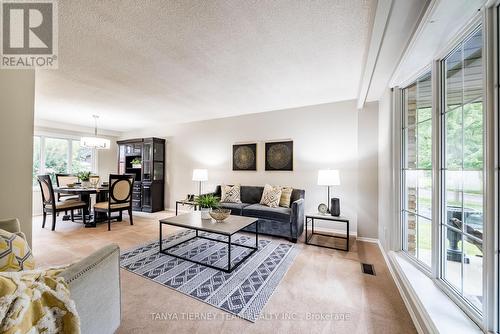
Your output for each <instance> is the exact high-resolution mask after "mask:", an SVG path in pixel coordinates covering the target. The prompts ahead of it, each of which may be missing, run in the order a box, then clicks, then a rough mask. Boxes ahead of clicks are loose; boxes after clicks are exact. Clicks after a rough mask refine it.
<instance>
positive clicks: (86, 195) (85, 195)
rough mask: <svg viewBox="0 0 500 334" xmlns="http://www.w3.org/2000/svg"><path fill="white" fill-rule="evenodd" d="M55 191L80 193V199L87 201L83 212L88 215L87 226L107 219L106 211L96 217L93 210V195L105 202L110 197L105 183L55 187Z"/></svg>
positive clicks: (97, 200)
mask: <svg viewBox="0 0 500 334" xmlns="http://www.w3.org/2000/svg"><path fill="white" fill-rule="evenodd" d="M54 192H55V193H57V194H66V195H78V197H79V198H80V201H82V202H85V203H86V204H87V205H86V207H85V208H84V209H83V213H82V214H84V215H85V217H86V220H87V223H86V224H85V227H95V226H96V222H99V221H104V220H105V219H106V213H100V212H97V213H96V217H94V216H93V215H92V214H91V212H92V210H91V195H96V202H105V201H107V199H108V193H109V187H108V186H105V185H101V186H96V187H84V186H74V187H67V186H64V187H54Z"/></svg>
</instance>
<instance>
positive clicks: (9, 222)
mask: <svg viewBox="0 0 500 334" xmlns="http://www.w3.org/2000/svg"><path fill="white" fill-rule="evenodd" d="M0 228H1V229H2V230H5V231H7V232H10V233H18V232H21V225H20V224H19V220H18V219H17V218H11V219H0ZM24 239H26V238H24Z"/></svg>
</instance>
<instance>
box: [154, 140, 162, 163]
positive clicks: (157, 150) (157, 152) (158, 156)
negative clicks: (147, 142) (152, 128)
mask: <svg viewBox="0 0 500 334" xmlns="http://www.w3.org/2000/svg"><path fill="white" fill-rule="evenodd" d="M163 146H164V145H163V144H160V143H155V144H154V160H155V161H163Z"/></svg>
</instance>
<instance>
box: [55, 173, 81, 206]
mask: <svg viewBox="0 0 500 334" xmlns="http://www.w3.org/2000/svg"><path fill="white" fill-rule="evenodd" d="M78 181H79V180H78V176H76V175H71V174H56V184H57V186H58V187H66V186H68V184H72V183H77V182H78ZM75 199H79V197H78V195H76V196H75V195H71V194H59V193H58V194H57V200H58V201H67V200H75Z"/></svg>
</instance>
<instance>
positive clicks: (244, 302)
mask: <svg viewBox="0 0 500 334" xmlns="http://www.w3.org/2000/svg"><path fill="white" fill-rule="evenodd" d="M194 233H195V232H194V231H191V230H186V231H183V232H179V233H177V234H173V235H170V236H168V237H167V238H164V239H163V247H169V246H172V245H175V244H177V243H179V242H181V241H182V240H187V239H189V238H191V237H193V236H194ZM200 235H206V236H210V237H211V238H217V239H218V240H221V239H223V238H224V237H223V236H220V235H216V234H210V233H204V232H200ZM232 239H233V240H234V242H236V243H240V244H243V245H248V246H255V238H254V236H252V235H248V236H247V235H236V236H233V238H232ZM158 251H159V247H158V241H156V242H151V243H149V244H146V245H142V246H139V247H136V248H134V249H131V250H128V251H126V252H124V253H123V254H122V255H121V259H120V265H121V267H122V268H124V269H126V270H128V271H130V272H133V273H135V274H138V275H141V276H143V277H145V278H148V279H150V280H153V281H155V282H157V283H160V284H162V285H164V286H166V287H169V288H172V289H175V290H177V291H179V292H182V293H183V294H186V295H188V296H190V297H192V298H196V299H198V300H200V301H202V302H205V303H208V304H210V305H212V306H215V307H217V308H219V309H221V310H224V311H226V312H229V313H231V314H234V315H237V316H239V317H241V318H243V319H246V320H249V321H251V322H255V321H256V320H257V319H258V317H259V314H260V312H261V311H262V309H263V308H264V306H265V305H266V303H267V301H268V300H269V298H270V297H271V295H272V293H273V292H274V290H275V289H276V287H277V286H278V284H279V283H280V282H281V279H282V278H283V276H284V275H285V273H286V272H287V271H288V269H289V268H290V265H291V264H292V262H293V260H294V258H295V256H296V254H297V252H298V248H296V247H294V245H293V244H289V243H279V242H277V241H271V240H265V239H262V240H259V250H258V251H256V252H255V253H254V254H253V255H252V256H250V257H249V258H248V259H247V260H246V261H245V262H244V263H242V264H241V265H240V266H239V267H237V268H236V269H235V270H234V271H233V272H232V273H230V274H228V273H225V272H223V271H221V270H216V269H211V268H208V267H205V266H203V265H198V264H194V263H191V262H189V261H185V260H181V259H178V258H175V257H173V256H169V255H165V254H160V253H159V252H158ZM169 252H172V253H174V254H178V255H182V256H183V257H188V258H193V259H195V260H197V261H200V262H203V263H204V262H206V263H210V264H212V265H215V266H220V267H223V266H225V265H227V244H225V243H221V242H217V241H212V240H207V239H201V238H196V239H193V240H190V241H188V242H185V243H182V244H181V245H179V246H176V247H174V248H172V249H170V250H169ZM249 252H250V250H249V249H247V248H244V247H238V246H232V247H231V260H232V262H233V263H235V262H237V261H239V259H241V258H243V257H244V256H245V255H246V254H248V253H249Z"/></svg>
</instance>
